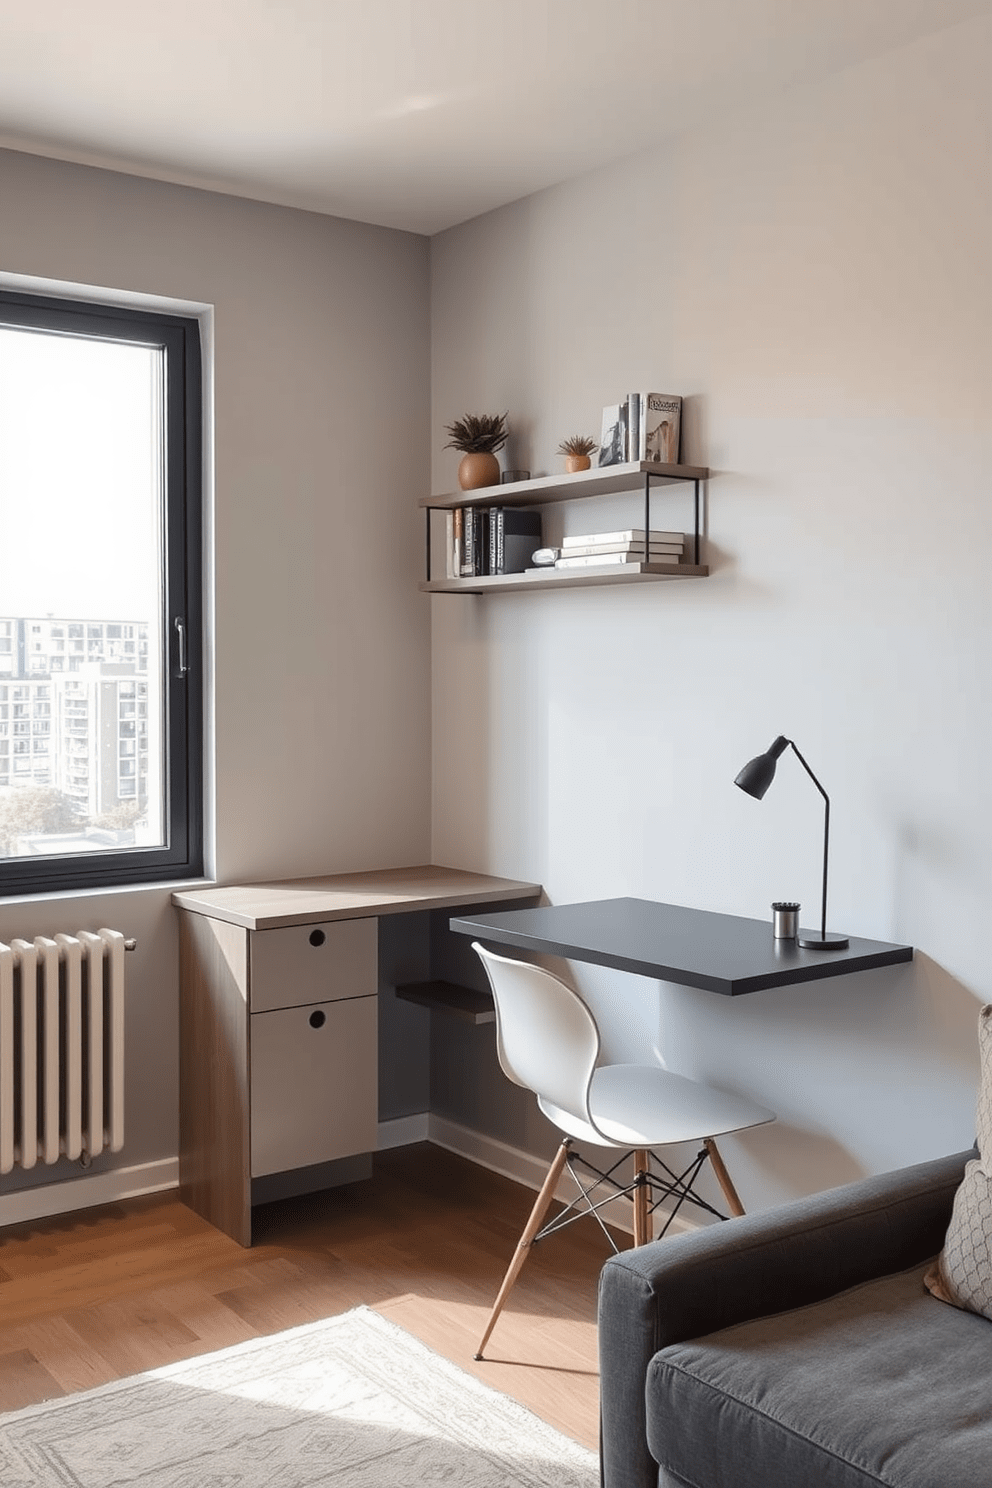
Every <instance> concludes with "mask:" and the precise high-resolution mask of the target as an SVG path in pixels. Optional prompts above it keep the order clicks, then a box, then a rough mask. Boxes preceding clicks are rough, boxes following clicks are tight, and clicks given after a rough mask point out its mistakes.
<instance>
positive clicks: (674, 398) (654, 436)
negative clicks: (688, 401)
mask: <svg viewBox="0 0 992 1488" xmlns="http://www.w3.org/2000/svg"><path fill="white" fill-rule="evenodd" d="M681 422H682V399H681V397H680V396H679V395H678V394H677V393H642V394H641V437H640V445H639V454H640V458H641V459H642V460H649V461H652V462H653V463H655V464H660V465H677V464H678V463H679V439H680V434H681V430H680V425H681Z"/></svg>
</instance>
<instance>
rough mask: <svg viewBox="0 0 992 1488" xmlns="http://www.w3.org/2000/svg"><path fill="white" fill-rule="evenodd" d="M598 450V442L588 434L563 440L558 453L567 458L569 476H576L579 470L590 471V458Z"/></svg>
mask: <svg viewBox="0 0 992 1488" xmlns="http://www.w3.org/2000/svg"><path fill="white" fill-rule="evenodd" d="M596 448H597V443H596V440H595V439H593V438H591V437H590V436H589V435H588V434H572V435H570V436H569V438H568V439H563V440H562V442H561V444H560V445H559V446H558V453H559V454H560V455H564V456H565V469H566V470H567V472H568V474H569V475H574V474H575V472H576V471H577V470H588V469H589V466H590V463H591V462H590V459H589V456H590V455H591V454H592V452H593V450H594V449H596Z"/></svg>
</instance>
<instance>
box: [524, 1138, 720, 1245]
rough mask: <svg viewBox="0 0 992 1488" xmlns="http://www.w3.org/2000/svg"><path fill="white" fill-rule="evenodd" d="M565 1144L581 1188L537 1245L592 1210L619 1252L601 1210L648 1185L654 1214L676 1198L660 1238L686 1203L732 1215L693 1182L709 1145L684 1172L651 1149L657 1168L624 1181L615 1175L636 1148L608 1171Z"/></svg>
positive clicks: (567, 1162) (541, 1234) (571, 1171)
mask: <svg viewBox="0 0 992 1488" xmlns="http://www.w3.org/2000/svg"><path fill="white" fill-rule="evenodd" d="M564 1146H565V1149H566V1156H565V1167H566V1168H567V1170H568V1172H569V1175H570V1176H571V1179H572V1181H573V1183H574V1184H575V1186H576V1188H577V1189H578V1193H577V1194H576V1195H575V1198H574V1199H572V1201H571V1202H570V1203H568V1204H566V1205H565V1207H564V1208H563V1209H559V1211H558V1213H557V1214H556V1215H555V1216H554V1218H553V1219H550V1220H549V1221H548V1223H547V1224H546V1225H544V1226H543V1227H542V1228H541V1229H540V1230H538V1232H537V1234H536V1235H535V1236H534V1239H533V1241H532V1242H531V1243H532V1244H533V1245H536V1244H537V1242H538V1241H539V1240H544V1239H545V1238H546V1237H547V1236H548V1235H553V1234H555V1233H556V1231H558V1230H563V1229H565V1228H566V1227H567V1226H568V1225H570V1224H574V1223H575V1221H576V1220H577V1219H584V1218H585V1217H586V1215H589V1214H591V1215H592V1217H593V1218H594V1219H595V1221H596V1223H597V1224H598V1225H599V1228H600V1229H601V1230H602V1232H603V1234H604V1235H605V1236H606V1239H607V1241H608V1242H609V1245H610V1248H611V1250H612V1251H613V1254H614V1255H619V1254H620V1251H619V1247H618V1246H617V1244H616V1241H615V1240H614V1239H613V1236H612V1235H611V1234H610V1232H609V1230H608V1229H607V1228H606V1226H605V1224H604V1223H603V1221H602V1219H601V1218H600V1214H599V1211H600V1209H602V1208H604V1207H605V1205H607V1204H611V1203H612V1202H613V1201H614V1199H622V1198H627V1199H630V1201H631V1203H633V1202H634V1199H635V1195H636V1194H637V1191H638V1190H639V1189H641V1188H644V1187H647V1189H648V1191H649V1199H648V1213H649V1214H651V1215H653V1214H654V1212H655V1210H656V1209H658V1208H659V1206H660V1205H661V1204H663V1203H665V1201H666V1200H667V1199H670V1198H674V1199H675V1206H674V1208H673V1209H672V1210H671V1212H670V1213H669V1214H667V1215H666V1217H665V1223H664V1224H663V1225H662V1227H661V1229H660V1230H659V1231H658V1234H657V1235H656V1236H655V1239H656V1240H660V1239H661V1238H662V1236H663V1235H665V1234H666V1233H667V1231H668V1228H669V1226H670V1225H671V1223H672V1221H673V1220H674V1219H675V1218H676V1216H677V1214H678V1212H679V1210H680V1209H681V1208H682V1205H683V1204H685V1203H689V1204H694V1205H695V1206H696V1207H697V1208H698V1209H704V1210H705V1211H706V1213H707V1214H712V1215H713V1216H714V1217H715V1218H716V1219H729V1218H730V1216H729V1215H727V1214H721V1213H720V1211H719V1209H716V1208H714V1206H713V1205H712V1204H710V1203H707V1201H706V1200H705V1199H704V1198H701V1197H700V1195H699V1194H698V1193H696V1192H695V1190H694V1187H693V1185H694V1184H695V1182H696V1179H697V1178H698V1177H699V1174H700V1173H701V1172H702V1170H703V1167H704V1165H705V1163H706V1160H707V1158H708V1157H709V1152H708V1151H707V1149H706V1148H705V1147H701V1148H700V1149H699V1151H698V1152H697V1153H696V1156H695V1157H694V1158H693V1160H692V1162H691V1163H689V1165H688V1167H686V1168H684V1169H683V1170H682V1172H681V1173H675V1172H673V1171H672V1169H671V1168H670V1167H669V1166H668V1164H667V1163H665V1162H662V1160H661V1158H660V1157H659V1156H658V1155H657V1153H656V1152H649V1153H648V1162H649V1165H650V1164H653V1165H654V1169H655V1170H656V1171H650V1170H649V1171H648V1172H646V1173H638V1174H637V1175H636V1176H635V1178H634V1179H633V1180H632V1182H630V1183H620V1182H618V1181H617V1180H616V1178H614V1176H613V1175H614V1173H615V1172H616V1171H617V1169H618V1168H619V1167H622V1165H623V1164H624V1163H625V1162H626V1161H627V1160H628V1158H630V1157H632V1156H633V1151H634V1149H633V1148H631V1150H630V1151H629V1152H622V1153H621V1154H620V1156H619V1157H618V1158H617V1160H616V1162H615V1163H614V1164H613V1165H612V1167H610V1168H607V1170H606V1172H605V1173H604V1172H602V1171H601V1169H599V1168H597V1167H596V1165H595V1163H591V1162H590V1161H589V1160H588V1158H585V1157H583V1156H582V1154H581V1153H580V1152H575V1151H573V1150H572V1147H571V1143H570V1142H568V1141H566V1142H565V1143H564ZM577 1167H581V1168H583V1169H584V1170H585V1172H586V1173H589V1174H591V1175H592V1181H591V1182H589V1181H588V1180H584V1179H583V1178H582V1177H581V1176H580V1174H579V1173H578V1171H577ZM657 1170H660V1171H657ZM604 1184H605V1185H606V1186H607V1187H608V1188H609V1190H610V1192H608V1193H607V1194H606V1195H605V1196H604V1197H603V1198H601V1199H599V1200H597V1201H596V1202H595V1203H594V1202H593V1199H592V1195H593V1194H594V1193H595V1191H596V1189H598V1188H600V1187H602V1186H603V1185H604Z"/></svg>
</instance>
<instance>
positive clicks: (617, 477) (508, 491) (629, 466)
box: [420, 460, 709, 511]
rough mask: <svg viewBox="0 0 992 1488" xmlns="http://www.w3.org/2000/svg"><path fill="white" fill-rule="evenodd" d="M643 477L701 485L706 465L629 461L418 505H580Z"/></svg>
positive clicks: (444, 508)
mask: <svg viewBox="0 0 992 1488" xmlns="http://www.w3.org/2000/svg"><path fill="white" fill-rule="evenodd" d="M643 476H648V477H650V479H652V480H659V481H666V482H669V483H671V482H673V481H702V480H707V479H708V478H709V470H708V468H707V467H706V466H705V465H658V464H656V463H655V462H654V461H653V460H630V461H627V462H626V463H625V464H623V465H607V466H604V467H603V468H602V469H600V468H598V467H597V468H595V469H593V470H580V471H578V472H577V473H576V474H575V475H540V476H538V477H537V478H536V479H535V480H526V481H508V482H507V483H506V485H500V486H484V487H483V488H482V489H481V490H479V491H454V492H450V493H448V494H447V495H444V496H424V497H422V498H421V501H420V505H421V506H427V507H431V508H432V509H434V510H437V511H448V510H451V509H453V508H454V507H457V506H545V505H548V504H550V503H551V502H553V501H580V500H581V499H582V498H583V497H585V496H609V495H611V494H612V493H613V492H615V491H630V490H632V489H635V488H636V487H637V486H638V485H640V484H641V480H642V477H643Z"/></svg>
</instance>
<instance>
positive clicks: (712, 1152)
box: [703, 1137, 744, 1215]
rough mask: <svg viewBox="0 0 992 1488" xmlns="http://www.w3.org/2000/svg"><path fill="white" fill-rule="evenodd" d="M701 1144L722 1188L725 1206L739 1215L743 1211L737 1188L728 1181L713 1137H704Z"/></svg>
mask: <svg viewBox="0 0 992 1488" xmlns="http://www.w3.org/2000/svg"><path fill="white" fill-rule="evenodd" d="M703 1146H704V1147H705V1148H706V1151H707V1152H708V1153H709V1159H710V1162H711V1163H712V1165H713V1171H714V1173H715V1174H716V1179H717V1182H718V1183H719V1185H720V1187H721V1188H722V1189H723V1197H724V1198H725V1199H726V1201H727V1208H728V1209H729V1210H730V1212H731V1214H735V1215H741V1214H743V1213H744V1205H743V1204H742V1203H741V1201H740V1199H739V1198H738V1197H737V1190H736V1188H735V1187H734V1185H733V1183H731V1181H730V1174H729V1173H728V1172H727V1169H726V1168H725V1167H724V1164H723V1158H722V1157H721V1156H720V1153H719V1152H718V1150H717V1145H716V1143H715V1142H714V1140H713V1138H712V1137H705V1138H704V1139H703Z"/></svg>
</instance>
